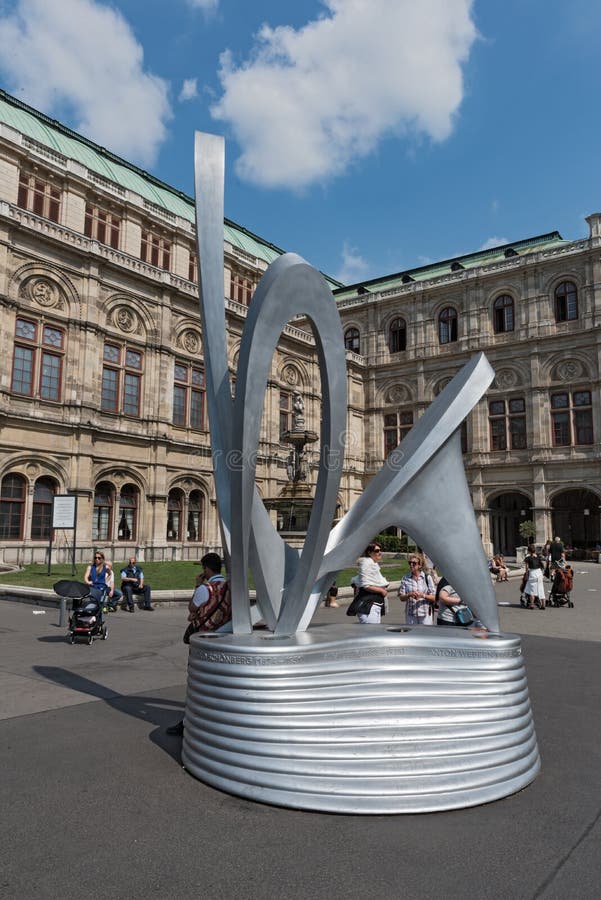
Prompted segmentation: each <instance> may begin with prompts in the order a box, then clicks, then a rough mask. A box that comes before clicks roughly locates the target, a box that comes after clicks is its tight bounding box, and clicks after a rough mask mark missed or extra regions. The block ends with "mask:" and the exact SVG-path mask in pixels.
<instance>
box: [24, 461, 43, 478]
mask: <svg viewBox="0 0 601 900" xmlns="http://www.w3.org/2000/svg"><path fill="white" fill-rule="evenodd" d="M25 471H26V472H27V474H28V475H29V477H30V478H35V477H36V476H37V475H39V473H40V467H39V465H38V464H37V463H28V464H27V466H26V467H25Z"/></svg>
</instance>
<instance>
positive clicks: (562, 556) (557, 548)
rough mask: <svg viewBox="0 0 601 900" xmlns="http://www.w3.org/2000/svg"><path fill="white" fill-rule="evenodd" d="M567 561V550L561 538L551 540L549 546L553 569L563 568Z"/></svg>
mask: <svg viewBox="0 0 601 900" xmlns="http://www.w3.org/2000/svg"><path fill="white" fill-rule="evenodd" d="M565 561H566V551H565V547H564V545H563V544H562V541H561V538H560V537H556V538H554V540H553V541H551V547H550V548H549V562H550V564H551V568H552V569H558V568H563V567H564V565H565Z"/></svg>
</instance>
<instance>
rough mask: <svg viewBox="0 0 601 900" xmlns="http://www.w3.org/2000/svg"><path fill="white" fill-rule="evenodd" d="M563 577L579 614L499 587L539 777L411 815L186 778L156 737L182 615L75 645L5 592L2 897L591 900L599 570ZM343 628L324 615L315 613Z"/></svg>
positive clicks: (133, 623) (597, 859)
mask: <svg viewBox="0 0 601 900" xmlns="http://www.w3.org/2000/svg"><path fill="white" fill-rule="evenodd" d="M575 569H576V573H577V578H576V587H575V591H574V593H573V599H574V601H575V604H576V605H575V608H574V609H563V608H562V609H550V610H547V611H545V612H540V611H538V610H536V611H533V612H529V611H526V610H523V609H521V607H520V606H519V598H518V593H517V588H518V584H517V582H516V581H515V579H514V580H513V581H512V582H510V584H509V585H497V586H496V588H495V589H496V592H497V597H498V600H499V602H500V603H509V604H512V605H509V606H501V608H500V612H501V621H502V627H503V629H504V630H505V631H516V632H519V633H521V634H523V635H524V638H523V649H524V654H525V658H526V666H527V671H528V679H529V687H530V695H531V699H532V703H533V707H534V718H535V723H536V728H537V735H538V741H539V747H540V751H541V756H542V761H543V769H542V772H541V774H540V775H539V777H538V778H537V779H536V781H535V782H534V783H533V784H532V785H530V786H529V787H528V788H526V789H525V790H524V791H522V792H521V793H519V794H516V795H514V796H513V797H509V798H507V799H505V800H501V801H498V802H496V803H492V804H490V805H487V806H482V807H477V808H475V809H471V810H461V811H458V812H451V813H439V814H431V815H414V816H381V817H375V816H368V817H359V816H333V815H325V814H316V813H303V812H295V811H291V810H286V809H278V808H275V807H269V806H263V805H259V804H254V803H250V802H247V801H245V800H241V799H238V798H236V797H231V796H229V795H227V794H222V793H220V792H218V791H216V790H213V789H212V788H209V787H207V786H205V785H204V784H202V783H201V782H199V781H196V780H195V779H194V778H192V777H191V776H190V775H189V774H187V773H186V772H185V771H184V770H183V769H182V768H181V765H180V762H179V752H180V741H179V739H177V738H171V737H168V736H167V735H165V734H164V731H163V729H164V727H165V725H167V724H169V723H170V722H172V721H174V720H175V719H177V718H178V717H179V715H180V713H181V711H182V708H183V699H184V693H185V666H186V654H187V650H186V647H185V646H184V645H183V644H182V643H181V633H182V631H183V625H184V623H183V613H182V611H181V610H179V609H175V608H167V609H159V610H157V611H156V612H155V613H143V612H137V613H136V615H135V616H130V615H127V614H124V613H118V614H116V615H115V616H111V617H110V619H109V625H110V634H109V640H107V641H105V642H103V641H96V642H95V643H94V645H93V646H92V647H88V646H87V645H85V644H80V645H75V646H71V645H69V644H67V642H66V641H65V636H64V630H62V629H60V630H59V628H58V613H57V612H56V611H54V610H51V609H46V610H44V611H38V610H37V609H36V608H35V607H32V606H28V605H24V604H18V603H10V602H7V601H4V602H2V603H1V604H0V648H1V653H0V772H1V773H2V775H1V776H0V777H1V779H2V791H1V797H2V818H1V823H2V824H1V832H0V897H2V898H3V900H17V898H18V900H22V898H33V900H36V898H41V900H59V898H60V900H70V898H77V900H80V898H81V897H82V896H86V897H90V898H127V900H138V898H140V900H142V898H144V900H146V898H150V897H155V896H156V897H161V898H162V897H166V896H169V897H172V898H176V900H179V898H182V900H187V898H195V900H198V898H199V897H202V898H203V900H214V898H215V900H217V898H236V900H263V898H279V897H284V898H286V900H296V898H298V900H301V898H303V900H312V898H327V900H338V898H344V900H355V898H356V900H359V898H362V900H363V898H384V900H388V898H391V900H392V898H395V900H397V898H407V900H414V898H415V900H421V898H429V900H431V898H438V897H441V898H442V897H444V898H445V900H447V898H466V897H470V898H519V900H522V898H544V900H567V898H576V900H580V898H583V900H584V898H587V900H588V898H597V897H598V896H599V893H600V889H599V885H600V884H601V855H600V854H599V852H598V851H599V846H600V841H601V823H600V817H601V751H600V747H601V725H600V721H599V709H600V701H601V677H600V674H601V665H600V659H601V647H600V646H599V643H600V642H601V616H600V615H599V611H600V607H601V566H595V565H587V564H577V565H576V567H575ZM393 606H395V604H394V603H393ZM337 620H341V621H342V620H344V609H340V610H332V609H328V610H326V609H321V610H319V612H318V613H317V615H316V619H315V623H314V625H315V627H319V625H320V624H323V623H325V622H331V621H337ZM389 621H390V622H391V623H393V622H395V621H401V613H400V610H398V609H396V610H393V612H392V614H391V615H390V617H389Z"/></svg>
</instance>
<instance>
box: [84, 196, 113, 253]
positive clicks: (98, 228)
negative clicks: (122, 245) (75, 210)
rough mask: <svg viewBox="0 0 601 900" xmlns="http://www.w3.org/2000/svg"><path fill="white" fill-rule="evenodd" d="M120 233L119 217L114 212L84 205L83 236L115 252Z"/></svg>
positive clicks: (90, 204) (91, 205)
mask: <svg viewBox="0 0 601 900" xmlns="http://www.w3.org/2000/svg"><path fill="white" fill-rule="evenodd" d="M120 232H121V216H119V215H117V214H116V213H114V212H110V211H109V210H106V209H103V208H102V207H100V206H95V205H94V204H92V203H86V217H85V222H84V234H85V236H86V237H89V238H92V240H94V241H98V242H99V243H101V244H109V246H111V247H113V248H114V249H115V250H118V249H119V234H120Z"/></svg>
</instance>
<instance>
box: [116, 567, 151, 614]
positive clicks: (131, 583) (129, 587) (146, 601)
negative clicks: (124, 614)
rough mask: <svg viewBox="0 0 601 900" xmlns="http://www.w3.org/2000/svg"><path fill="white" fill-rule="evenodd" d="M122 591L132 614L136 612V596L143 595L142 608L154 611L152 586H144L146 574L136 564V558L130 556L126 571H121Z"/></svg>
mask: <svg viewBox="0 0 601 900" xmlns="http://www.w3.org/2000/svg"><path fill="white" fill-rule="evenodd" d="M121 590H122V591H123V596H124V597H125V600H126V602H127V608H128V609H129V611H130V612H131V613H133V612H134V611H135V607H134V597H133V595H134V594H141V595H142V598H143V605H142V608H143V609H146V610H148V611H149V612H152V611H153V607H152V604H151V602H150V585H149V584H144V572H143V571H142V569H141V568H140V566H138V565H137V564H136V557H135V556H130V557H129V562H128V564H127V566H126V567H125V568H124V569H121Z"/></svg>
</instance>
